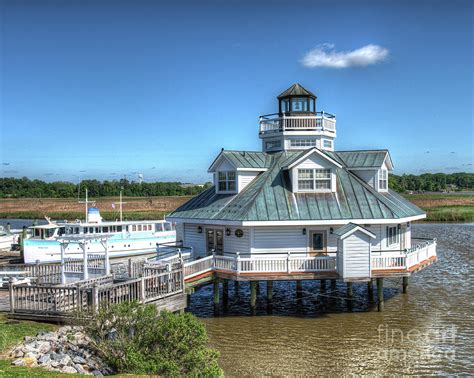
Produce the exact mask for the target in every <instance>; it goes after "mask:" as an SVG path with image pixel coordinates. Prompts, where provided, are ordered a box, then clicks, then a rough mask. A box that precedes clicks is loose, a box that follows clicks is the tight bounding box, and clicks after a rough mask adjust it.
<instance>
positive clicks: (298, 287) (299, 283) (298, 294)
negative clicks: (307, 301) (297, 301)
mask: <svg viewBox="0 0 474 378" xmlns="http://www.w3.org/2000/svg"><path fill="white" fill-rule="evenodd" d="M302 295H303V285H302V281H296V297H297V298H301V296H302Z"/></svg>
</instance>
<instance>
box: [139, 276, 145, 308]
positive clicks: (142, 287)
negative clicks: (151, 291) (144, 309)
mask: <svg viewBox="0 0 474 378" xmlns="http://www.w3.org/2000/svg"><path fill="white" fill-rule="evenodd" d="M145 301H146V290H145V277H143V276H142V278H141V280H140V302H141V303H143V304H144V303H145Z"/></svg>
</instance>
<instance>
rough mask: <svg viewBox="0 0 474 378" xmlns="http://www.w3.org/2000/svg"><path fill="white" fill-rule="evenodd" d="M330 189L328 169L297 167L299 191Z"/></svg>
mask: <svg viewBox="0 0 474 378" xmlns="http://www.w3.org/2000/svg"><path fill="white" fill-rule="evenodd" d="M330 189H331V170H330V169H325V168H324V169H319V168H315V169H298V190H299V191H326V190H330Z"/></svg>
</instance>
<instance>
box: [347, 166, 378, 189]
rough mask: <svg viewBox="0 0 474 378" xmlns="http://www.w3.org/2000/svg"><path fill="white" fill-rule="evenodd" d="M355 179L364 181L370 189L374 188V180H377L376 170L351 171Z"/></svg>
mask: <svg viewBox="0 0 474 378" xmlns="http://www.w3.org/2000/svg"><path fill="white" fill-rule="evenodd" d="M351 172H352V173H354V174H355V175H356V176H357V177H359V178H361V179H362V180H364V181H365V182H366V183H367V184H369V185H370V186H371V187H372V188H375V180H377V177H378V176H377V170H375V169H364V170H354V171H351Z"/></svg>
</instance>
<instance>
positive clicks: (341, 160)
mask: <svg viewBox="0 0 474 378" xmlns="http://www.w3.org/2000/svg"><path fill="white" fill-rule="evenodd" d="M277 98H278V113H276V114H271V115H264V116H260V118H259V123H260V125H259V133H258V136H259V138H260V139H261V141H262V151H228V150H224V149H223V150H222V151H221V152H220V153H219V154H218V155H217V157H216V158H215V160H214V161H213V162H212V164H211V165H210V167H209V172H210V173H212V174H213V177H214V186H213V187H212V188H210V189H208V190H206V191H204V192H203V193H201V194H199V195H198V196H196V197H194V198H193V199H191V200H190V201H188V202H187V203H185V204H184V205H182V206H180V207H179V208H178V209H176V210H175V211H174V212H173V213H171V214H170V215H169V217H168V218H167V219H168V220H171V221H173V222H176V224H177V240H181V241H182V243H183V245H184V246H188V247H192V249H193V253H194V256H195V258H201V259H205V258H208V256H210V255H214V261H217V260H216V256H217V257H219V256H222V258H221V260H222V261H228V263H226V264H227V265H226V264H224V263H222V264H221V265H222V267H224V266H225V267H226V268H222V269H220V268H219V266H218V265H219V264H217V263H216V262H214V265H213V269H214V271H215V272H219V271H221V272H224V273H225V275H226V277H231V276H233V277H236V278H237V279H246V277H247V279H248V280H251V279H253V280H255V279H286V277H287V278H288V279H290V278H291V279H298V278H301V279H308V278H324V277H326V278H337V279H343V280H344V281H346V282H355V281H370V280H371V278H373V277H384V276H387V275H401V276H409V275H410V274H412V273H413V272H414V271H416V270H418V269H420V268H422V267H424V266H427V265H429V264H430V263H432V262H433V261H435V260H436V242H435V241H433V240H426V239H423V240H420V239H414V238H412V236H411V222H413V221H417V220H420V219H423V218H425V217H426V214H425V213H424V212H423V211H422V210H421V209H419V208H418V207H416V206H415V205H413V204H412V203H410V202H409V201H408V200H406V199H405V198H403V197H402V196H401V195H399V194H397V193H396V192H394V191H393V190H391V189H389V187H388V178H389V175H390V172H391V171H392V170H393V162H392V158H391V157H390V153H389V152H388V150H385V149H381V150H354V151H338V150H337V149H336V148H335V144H336V117H335V116H334V115H332V114H330V113H327V112H323V111H316V96H315V95H314V94H313V93H311V92H310V91H308V90H306V89H305V88H303V87H302V86H301V85H299V84H294V85H293V86H291V87H290V88H289V89H287V90H286V91H284V92H283V93H282V94H280V95H279V96H278V97H277ZM229 132H230V131H229ZM232 261H234V262H233V263H232V264H233V265H232V264H231V262H232ZM216 264H217V265H216ZM198 273H199V272H198V271H196V274H198ZM224 273H223V274H224ZM259 274H261V275H260V276H259ZM259 277H260V278H259Z"/></svg>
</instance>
